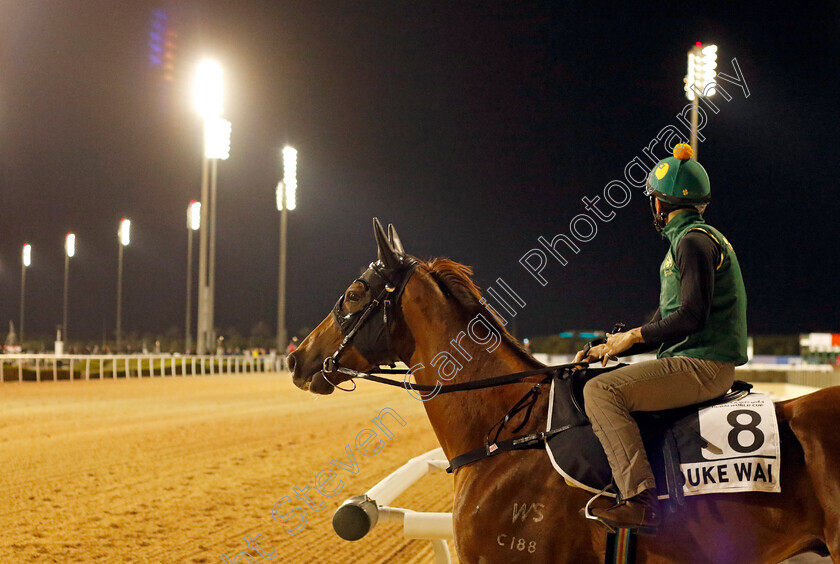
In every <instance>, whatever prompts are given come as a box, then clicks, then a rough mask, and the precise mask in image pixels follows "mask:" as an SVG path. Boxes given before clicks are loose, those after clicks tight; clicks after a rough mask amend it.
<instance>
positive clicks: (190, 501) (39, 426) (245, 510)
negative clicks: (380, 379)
mask: <svg viewBox="0 0 840 564" xmlns="http://www.w3.org/2000/svg"><path fill="white" fill-rule="evenodd" d="M386 406H387V407H391V408H393V409H394V410H395V411H396V412H397V413H398V414H399V415H400V416H402V417H403V418H404V419H405V421H406V425H405V426H404V427H400V426H399V425H398V424H396V423H393V424H390V425H388V427H389V428H391V430H392V432H393V434H394V438H393V439H387V437H384V435H382V434H380V435H379V436H380V437H381V438H383V439H384V445H383V447H382V450H381V451H380V452H379V453H377V454H375V455H373V456H370V457H365V456H362V455H360V454H359V452H358V450H357V449H356V446H355V444H354V441H355V437H356V434H357V433H358V432H359V431H360V430H361V429H363V428H373V429H376V427H375V426H373V424H372V423H371V419H373V418H374V417H376V416H377V414H378V413H379V412H380V410H381V409H382V408H384V407H386ZM386 420H387V421H391V419H390V418H387V419H386ZM347 445H349V446H350V449H351V450H352V452H353V453H354V456H355V459H356V464H357V466H358V474H357V475H352V474H350V473H349V472H347V471H344V470H336V474H337V475H338V478H336V480H338V479H341V480H342V481H343V482H344V486H343V489H342V491H341V492H339V493H338V494H336V495H335V496H334V497H329V498H324V497H323V496H321V495H320V494H319V493H317V491H316V490H315V488H314V486H312V485H313V483H314V480H315V476H316V475H317V473H318V472H319V471H320V470H322V469H324V468H334V467H333V466H332V465H331V464H330V461H331V460H332V459H338V460H344V461H347V460H348V458H347V454H346V453H345V451H344V449H345V446H347ZM436 446H437V440H436V439H435V436H434V433H433V432H432V430H431V427H430V426H429V423H428V421H427V419H426V416H425V412H424V411H423V407H422V405H421V404H420V402H418V401H415V400H414V399H412V398H410V397H409V396H408V394H406V393H405V392H404V391H400V390H394V389H386V388H383V387H377V386H373V385H370V384H365V383H361V384H360V386H359V390H358V391H357V392H355V393H353V394H334V395H333V396H330V397H327V398H315V397H314V396H312V395H311V394H306V393H303V392H301V391H299V390H297V389H296V388H294V387H293V386H292V385H291V383H290V381H289V378H288V375H278V374H274V375H260V374H244V375H238V376H213V377H199V378H163V379H162V378H155V379H153V380H150V379H148V378H147V379H144V380H139V381H138V380H117V381H113V380H105V381H102V382H99V381H91V382H61V381H59V382H54V383H53V382H42V383H40V384H35V383H28V382H24V383H22V384H17V383H6V384H4V385H3V386H0V475H1V476H2V479H0V499H2V500H3V503H2V505H0V527H2V531H3V533H2V537H0V562H11V561H15V562H30V561H38V562H156V563H157V562H221V561H222V560H221V558H220V555H221V554H222V553H225V554H226V555H227V556H228V558H229V559H230V560H231V561H233V557H234V556H235V555H236V553H237V552H239V551H244V550H248V548H247V546H246V542H245V539H244V538H243V535H246V534H248V535H250V536H251V537H254V538H255V537H256V536H257V535H262V538H261V540H260V541H259V542H260V545H261V546H262V547H264V548H265V549H266V551H267V552H268V553H269V554H270V553H271V551H276V555H275V556H274V558H272V560H271V561H273V562H278V561H282V562H371V563H373V562H377V563H378V562H430V561H432V556H431V554H432V553H431V545H430V544H429V543H428V542H426V541H406V540H405V539H403V538H402V534H401V530H400V528H399V527H398V526H396V525H393V524H391V525H380V526H379V527H377V528H376V529H374V531H372V532H371V533H370V534H369V535H368V536H367V537H365V538H364V539H362V540H361V541H358V542H356V543H349V542H346V541H343V540H341V539H340V538H339V537H338V536H337V535H336V534H335V533H334V532H333V530H332V526H331V519H332V514H333V511H334V510H335V508H336V507H337V506H338V505H339V504H340V503H341V502H342V501H343V500H344V499H346V498H347V497H349V496H351V495H356V494H359V493H363V492H364V491H365V490H366V489H368V488H369V487H370V486H372V485H374V484H375V483H376V482H377V481H379V480H380V479H381V478H383V477H384V476H386V475H387V474H389V473H390V472H391V471H392V470H394V469H395V468H397V467H398V466H399V465H401V464H403V463H404V462H405V461H406V460H408V459H409V458H411V457H412V456H415V455H418V454H420V453H422V452H425V451H427V450H429V449H431V448H434V447H436ZM336 484H337V481H336V482H333V485H336ZM421 484H422V487H416V486H415V487H414V488H412V489H411V490H409V491H407V492H406V493H405V494H404V495H403V496H402V497H401V498H399V499H398V500H397V501H396V502H395V505H399V506H402V507H408V508H411V509H416V510H426V511H449V510H451V507H452V499H451V498H452V486H451V477H450V476H448V475H444V474H440V475H434V476H429V477H428V478H427V479H426V480H424V481H423V482H421ZM306 485H310V486H312V489H311V490H310V492H309V493H310V494H311V497H312V499H313V501H314V502H321V501H323V502H324V503H325V506H324V508H323V509H322V510H320V511H317V512H316V511H314V510H311V509H309V510H308V511H307V513H308V521H307V523H306V526H305V528H303V529H302V530H301V531H300V532H299V533H298V534H296V535H294V536H289V535H288V534H287V533H286V531H285V529H286V528H287V527H288V528H291V527H292V526H293V525H294V524H295V523H296V521H295V520H291V521H289V522H287V523H278V522H277V521H275V520H274V519H272V512H271V510H272V506H274V504H275V503H276V502H277V501H278V500H279V499H280V498H282V497H283V496H291V497H292V500H291V501H290V502H289V503H286V504H285V505H284V506H283V507H282V511H280V512H279V513H278V514H281V513H283V512H285V511H290V510H291V509H294V508H299V507H305V505H304V503H303V502H301V501H298V500H295V499H293V498H294V496H295V493H294V492H293V490H292V487H293V486H297V487H298V488H301V489H302V488H304V487H305V486H306ZM250 553H251V555H252V557H253V558H254V561H255V562H263V561H265V562H268V561H269V560H265V559H263V558H262V557H260V556H259V555H258V554H257V553H256V551H255V550H253V549H251V550H250ZM243 562H247V560H246V559H241V560H240V563H243Z"/></svg>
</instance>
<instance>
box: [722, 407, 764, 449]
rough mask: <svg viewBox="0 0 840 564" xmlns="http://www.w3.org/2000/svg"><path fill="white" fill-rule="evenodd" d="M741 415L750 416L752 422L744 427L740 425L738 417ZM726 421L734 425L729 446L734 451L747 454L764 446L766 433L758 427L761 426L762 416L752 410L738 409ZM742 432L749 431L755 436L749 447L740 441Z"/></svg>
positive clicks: (730, 433)
mask: <svg viewBox="0 0 840 564" xmlns="http://www.w3.org/2000/svg"><path fill="white" fill-rule="evenodd" d="M739 415H748V416H749V417H750V422H749V423H747V424H746V425H742V424H740V423H738V416H739ZM726 421H727V423H729V424H730V425H732V430H731V431H730V432H729V437H728V439H729V446H730V447H732V450H734V451H735V452H741V453H747V452H754V451H756V450H758V449H760V448H761V446H762V445H763V444H764V433H763V432H762V430H761V429H759V428H758V426H759V425H760V424H761V415H759V414H758V413H756V412H755V411H752V410H750V409H736V410H735V411H732V412H730V413H729V415H727V416H726ZM741 431H749V432H751V433H752V435H753V442H752V444H750V445H748V446H744V445H742V444H741V441H740V440H739V439H740V437H741Z"/></svg>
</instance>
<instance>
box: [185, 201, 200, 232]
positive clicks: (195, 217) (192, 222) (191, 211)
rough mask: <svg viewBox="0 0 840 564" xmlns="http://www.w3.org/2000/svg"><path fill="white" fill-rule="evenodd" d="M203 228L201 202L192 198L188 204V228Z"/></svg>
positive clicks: (195, 229) (194, 229) (196, 229)
mask: <svg viewBox="0 0 840 564" xmlns="http://www.w3.org/2000/svg"><path fill="white" fill-rule="evenodd" d="M200 228H201V202H196V201H195V200H190V205H189V206H187V229H191V230H193V231H198V230H199V229H200Z"/></svg>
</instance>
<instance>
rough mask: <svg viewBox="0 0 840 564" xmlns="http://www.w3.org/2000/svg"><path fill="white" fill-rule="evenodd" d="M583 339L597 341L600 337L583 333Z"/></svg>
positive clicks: (581, 336)
mask: <svg viewBox="0 0 840 564" xmlns="http://www.w3.org/2000/svg"><path fill="white" fill-rule="evenodd" d="M580 338H581V339H597V338H598V335H597V334H596V333H581V334H580Z"/></svg>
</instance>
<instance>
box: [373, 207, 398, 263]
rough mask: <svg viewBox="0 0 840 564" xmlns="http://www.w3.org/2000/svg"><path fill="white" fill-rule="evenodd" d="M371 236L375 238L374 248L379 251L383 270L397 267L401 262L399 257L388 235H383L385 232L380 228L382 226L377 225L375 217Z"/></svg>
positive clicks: (377, 220)
mask: <svg viewBox="0 0 840 564" xmlns="http://www.w3.org/2000/svg"><path fill="white" fill-rule="evenodd" d="M373 234H374V236H375V237H376V246H377V247H378V249H379V260H380V261H382V264H383V265H384V266H385V268H396V267H398V266H399V265H400V263H401V262H402V261H401V260H400V256H399V255H398V254H397V252H396V251H395V250H394V247H393V246H392V245H391V241H390V240H389V239H388V235H386V234H385V230H384V229H383V228H382V224H381V223H379V219H378V218H375V217H374V218H373Z"/></svg>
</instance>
